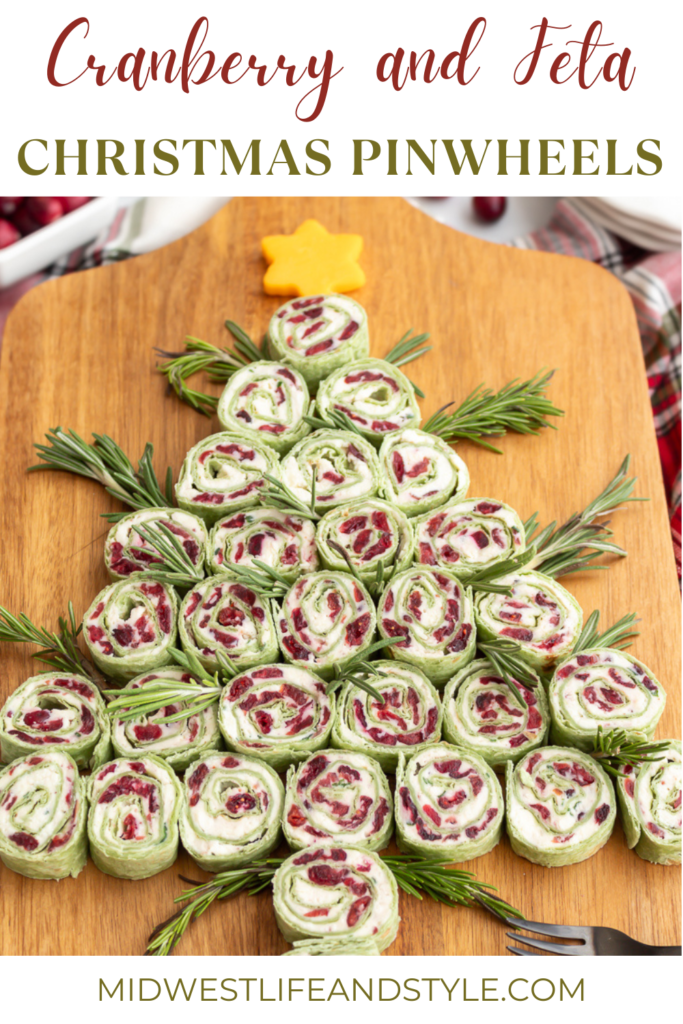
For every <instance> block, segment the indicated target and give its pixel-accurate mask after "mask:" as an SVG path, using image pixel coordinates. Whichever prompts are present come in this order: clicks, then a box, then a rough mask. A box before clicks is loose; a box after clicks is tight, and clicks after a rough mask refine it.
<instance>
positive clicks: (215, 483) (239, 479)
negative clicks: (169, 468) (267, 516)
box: [175, 433, 280, 524]
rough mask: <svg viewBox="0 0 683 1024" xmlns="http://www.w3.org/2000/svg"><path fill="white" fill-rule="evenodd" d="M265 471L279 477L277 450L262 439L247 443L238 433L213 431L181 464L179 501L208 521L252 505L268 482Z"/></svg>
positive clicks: (177, 490) (180, 504)
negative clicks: (217, 432) (214, 432)
mask: <svg viewBox="0 0 683 1024" xmlns="http://www.w3.org/2000/svg"><path fill="white" fill-rule="evenodd" d="M264 473H268V474H269V476H274V477H277V478H278V479H279V476H280V464H279V460H278V457H277V454H276V452H274V451H273V449H272V448H271V447H270V446H269V445H267V444H265V442H263V441H252V442H249V443H247V442H246V441H245V440H244V439H243V437H241V436H240V435H238V434H234V433H233V434H231V433H222V434H211V435H210V436H209V437H205V438H204V440H203V441H200V442H199V444H196V445H195V446H194V448H191V449H190V450H189V452H188V453H187V455H186V456H185V459H184V460H183V464H182V466H181V467H180V475H179V477H178V482H177V484H176V486H175V495H176V501H177V502H178V505H179V506H180V508H182V509H185V511H186V512H193V513H195V515H198V516H200V517H201V518H202V519H203V520H204V521H205V522H207V523H209V524H211V523H215V522H216V520H217V519H221V518H222V517H223V516H226V515H228V514H233V513H235V512H240V511H241V510H242V509H245V508H253V507H254V506H255V505H258V503H259V494H260V492H261V490H262V489H263V488H264V487H266V486H267V485H268V481H267V480H266V479H265V477H264Z"/></svg>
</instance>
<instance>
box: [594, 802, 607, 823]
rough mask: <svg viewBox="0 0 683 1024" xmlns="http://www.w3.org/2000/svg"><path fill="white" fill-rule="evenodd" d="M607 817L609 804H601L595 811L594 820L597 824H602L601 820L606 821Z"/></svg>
mask: <svg viewBox="0 0 683 1024" xmlns="http://www.w3.org/2000/svg"><path fill="white" fill-rule="evenodd" d="M608 817H609V804H601V805H600V807H598V809H597V811H596V812H595V820H596V822H597V824H598V825H602V823H603V821H606V820H607V818H608Z"/></svg>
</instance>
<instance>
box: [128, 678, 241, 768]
mask: <svg viewBox="0 0 683 1024" xmlns="http://www.w3.org/2000/svg"><path fill="white" fill-rule="evenodd" d="M165 682H167V683H168V684H169V685H170V686H173V683H196V682H197V680H196V679H195V678H194V677H193V676H192V675H190V673H189V672H185V671H184V670H183V669H181V668H170V667H169V668H162V669H159V671H158V672H146V673H143V674H142V675H141V676H138V677H137V679H132V680H131V681H130V682H129V683H127V684H126V690H139V689H143V690H144V688H145V686H151V685H152V684H155V683H156V684H159V683H162V684H163V683H165ZM186 706H187V705H186V702H185V701H182V700H177V701H174V702H173V703H169V704H167V705H166V706H165V707H163V708H159V709H158V710H157V711H151V712H150V713H149V714H145V713H141V714H139V715H137V716H136V717H135V718H130V719H122V718H116V717H115V718H114V719H113V722H112V743H113V745H114V753H115V754H116V756H117V757H136V756H138V755H139V754H156V756H157V757H161V758H162V759H163V760H164V761H165V762H166V764H168V765H170V766H171V767H172V768H175V770H176V771H178V772H181V771H184V770H185V769H186V768H187V766H188V764H190V762H191V761H194V760H195V758H197V757H200V756H201V755H202V754H204V753H207V752H209V751H211V750H215V749H216V748H217V747H220V746H221V734H220V730H219V728H218V711H217V708H216V705H215V704H212V705H210V706H209V707H207V708H204V710H203V711H200V712H198V713H197V714H193V715H189V716H188V717H187V718H178V719H175V721H169V719H170V718H171V717H175V716H176V715H178V714H180V712H181V711H183V710H184V709H185V707H186Z"/></svg>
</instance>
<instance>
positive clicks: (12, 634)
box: [0, 601, 104, 684]
mask: <svg viewBox="0 0 683 1024" xmlns="http://www.w3.org/2000/svg"><path fill="white" fill-rule="evenodd" d="M58 622H59V631H58V632H57V633H51V632H50V631H49V630H47V629H44V628H43V627H42V626H36V625H35V624H34V623H33V622H31V620H30V619H29V617H28V615H25V614H24V612H21V613H20V614H19V615H18V616H17V615H12V613H11V612H9V611H8V610H7V609H6V608H3V607H2V606H0V642H4V643H15V644H37V646H38V647H39V648H40V650H39V651H37V652H36V653H35V654H33V655H32V657H34V658H35V659H36V661H41V662H43V663H44V664H45V665H49V666H50V667H51V668H53V669H56V670H57V671H58V672H75V673H76V674H78V675H87V676H88V677H89V678H90V679H92V680H93V682H95V683H98V684H99V683H101V682H102V680H103V679H104V677H103V676H102V675H101V673H100V672H98V671H97V669H96V668H95V666H94V665H93V664H92V663H91V662H90V661H89V660H88V659H87V658H86V657H85V656H84V655H83V654H82V653H81V651H80V648H79V646H78V637H79V635H80V632H81V630H82V628H83V627H82V625H81V623H80V622H76V617H75V615H74V608H73V604H72V603H71V601H69V612H68V616H60V618H59V620H58Z"/></svg>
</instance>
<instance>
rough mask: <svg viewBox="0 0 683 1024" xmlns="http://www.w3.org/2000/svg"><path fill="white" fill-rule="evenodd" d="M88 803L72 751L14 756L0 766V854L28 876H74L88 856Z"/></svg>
mask: <svg viewBox="0 0 683 1024" xmlns="http://www.w3.org/2000/svg"><path fill="white" fill-rule="evenodd" d="M86 808H87V805H86V800H85V794H84V792H83V784H82V782H81V780H80V778H79V777H78V769H77V767H76V763H75V761H74V760H73V759H72V758H71V757H69V755H68V754H66V753H64V752H62V751H58V750H53V751H50V752H46V753H41V754H32V755H31V756H30V757H26V758H18V759H17V760H16V761H13V762H12V763H11V764H10V765H8V766H7V767H6V768H4V769H3V770H2V771H0V860H1V861H2V863H3V864H4V865H5V867H7V868H9V869H10V870H11V871H16V873H17V874H19V875H25V876H26V878H41V879H49V878H54V879H58V878H68V877H69V875H71V877H72V878H75V877H76V876H77V875H78V874H80V872H81V871H82V870H83V868H84V867H85V862H86V860H87V856H88V843H87V839H86V834H85V819H86Z"/></svg>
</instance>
